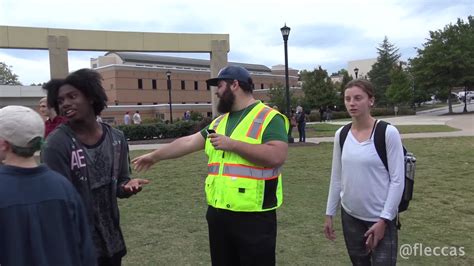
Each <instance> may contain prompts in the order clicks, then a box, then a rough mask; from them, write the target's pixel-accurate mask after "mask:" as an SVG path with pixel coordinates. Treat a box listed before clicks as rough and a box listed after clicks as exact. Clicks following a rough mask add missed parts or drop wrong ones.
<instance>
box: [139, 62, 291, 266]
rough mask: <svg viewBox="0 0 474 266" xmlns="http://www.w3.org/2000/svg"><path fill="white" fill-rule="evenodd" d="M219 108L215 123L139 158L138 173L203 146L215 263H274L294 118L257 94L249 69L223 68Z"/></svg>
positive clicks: (216, 80) (219, 80)
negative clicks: (283, 178)
mask: <svg viewBox="0 0 474 266" xmlns="http://www.w3.org/2000/svg"><path fill="white" fill-rule="evenodd" d="M207 84H208V85H210V86H217V92H216V94H217V96H218V97H219V104H218V111H219V112H220V113H222V115H221V116H219V117H217V118H216V119H214V121H212V123H211V124H210V125H209V126H208V127H206V128H204V129H203V130H201V131H200V132H197V133H195V134H193V135H190V136H186V137H182V138H179V139H177V140H175V141H173V142H172V143H170V144H167V145H165V146H163V147H162V148H159V149H158V150H155V151H153V152H151V153H148V154H145V155H143V156H140V157H137V158H135V159H134V160H132V163H133V164H134V168H135V169H136V170H137V171H141V170H147V169H148V168H149V167H150V166H152V165H153V164H155V163H157V162H159V161H161V160H166V159H171V158H177V157H181V156H183V155H186V154H189V153H192V152H195V151H198V150H202V149H204V150H205V152H206V154H207V156H208V157H209V161H208V175H207V179H206V184H205V191H206V197H207V203H208V204H209V208H208V210H207V215H206V218H207V222H208V226H209V242H210V249H211V260H212V264H213V265H274V264H275V244H276V235H277V221H276V212H275V210H276V208H278V207H279V206H280V205H281V204H282V201H283V193H282V177H281V167H282V165H283V163H284V162H285V160H286V157H287V153H288V143H287V142H288V133H287V132H288V129H289V122H288V119H287V118H286V117H285V116H284V115H282V114H281V113H279V112H278V111H277V110H274V109H272V108H270V107H268V106H266V105H264V104H263V103H262V102H260V101H257V100H255V98H254V97H253V94H252V90H253V81H252V78H251V77H250V74H249V72H248V71H247V70H246V69H245V68H243V67H239V66H227V67H225V68H223V69H222V70H221V71H220V72H219V74H218V76H217V78H213V79H209V80H207Z"/></svg>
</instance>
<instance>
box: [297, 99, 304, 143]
mask: <svg viewBox="0 0 474 266" xmlns="http://www.w3.org/2000/svg"><path fill="white" fill-rule="evenodd" d="M296 122H297V123H298V134H299V138H300V139H299V142H306V115H305V113H304V112H303V107H301V106H298V107H296Z"/></svg>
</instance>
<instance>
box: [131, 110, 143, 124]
mask: <svg viewBox="0 0 474 266" xmlns="http://www.w3.org/2000/svg"><path fill="white" fill-rule="evenodd" d="M132 119H133V124H135V125H140V124H141V123H142V117H141V116H140V112H139V111H136V112H135V113H134V114H133V118H132Z"/></svg>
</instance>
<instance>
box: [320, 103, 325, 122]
mask: <svg viewBox="0 0 474 266" xmlns="http://www.w3.org/2000/svg"><path fill="white" fill-rule="evenodd" d="M324 112H325V110H324V107H323V106H320V107H319V122H323V121H324V120H325V117H324Z"/></svg>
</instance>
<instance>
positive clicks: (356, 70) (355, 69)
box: [354, 67, 359, 79]
mask: <svg viewBox="0 0 474 266" xmlns="http://www.w3.org/2000/svg"><path fill="white" fill-rule="evenodd" d="M354 73H355V74H356V79H357V76H358V75H359V69H358V68H357V67H356V68H354Z"/></svg>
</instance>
